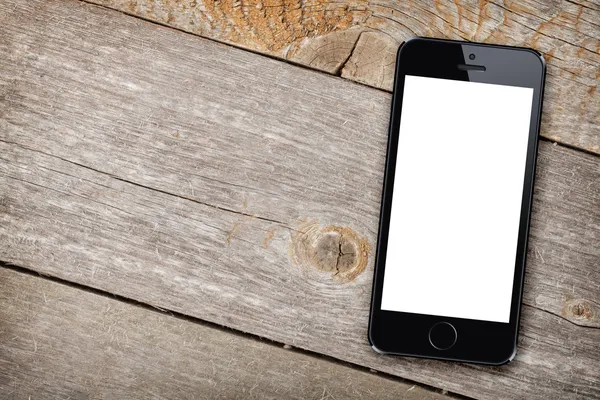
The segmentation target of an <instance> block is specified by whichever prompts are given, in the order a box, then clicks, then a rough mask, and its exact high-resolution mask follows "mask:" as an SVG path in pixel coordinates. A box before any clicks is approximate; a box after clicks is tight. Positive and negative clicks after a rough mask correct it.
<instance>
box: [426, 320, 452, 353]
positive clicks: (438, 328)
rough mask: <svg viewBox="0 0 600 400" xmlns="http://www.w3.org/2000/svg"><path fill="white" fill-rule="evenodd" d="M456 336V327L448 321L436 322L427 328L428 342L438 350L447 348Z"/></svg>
mask: <svg viewBox="0 0 600 400" xmlns="http://www.w3.org/2000/svg"><path fill="white" fill-rule="evenodd" d="M456 338H457V333H456V329H455V328H454V326H452V324H450V323H448V322H438V323H437V324H435V325H434V326H432V327H431V329H430V330H429V343H431V345H432V346H433V347H435V348H436V349H438V350H448V349H449V348H450V347H452V346H454V343H456Z"/></svg>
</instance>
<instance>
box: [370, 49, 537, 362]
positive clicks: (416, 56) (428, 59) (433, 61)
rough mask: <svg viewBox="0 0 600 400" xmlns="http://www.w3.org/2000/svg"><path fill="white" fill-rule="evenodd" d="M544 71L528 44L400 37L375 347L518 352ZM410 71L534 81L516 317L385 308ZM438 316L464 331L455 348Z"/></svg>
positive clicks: (374, 310) (480, 357)
mask: <svg viewBox="0 0 600 400" xmlns="http://www.w3.org/2000/svg"><path fill="white" fill-rule="evenodd" d="M470 54H475V59H474V60H471V59H469V55H470ZM458 64H475V65H483V66H485V67H486V71H485V72H481V71H465V70H459V69H458V68H457V65H458ZM545 72H546V65H545V61H544V59H543V57H541V56H540V55H539V53H537V52H535V51H534V50H531V49H526V48H520V47H509V46H499V45H488V44H478V43H470V42H459V41H451V40H442V39H427V38H414V39H411V40H409V41H406V42H405V43H403V44H402V45H401V47H400V49H399V50H398V55H397V59H396V74H395V80H394V95H393V99H392V112H391V120H390V131H389V136H388V147H387V155H386V166H385V175H384V183H383V195H382V201H381V212H380V225H379V234H378V240H377V251H376V256H375V278H374V282H373V292H372V300H371V314H370V320H369V334H368V335H369V342H370V343H371V346H372V347H373V349H374V350H376V351H378V352H380V353H385V354H396V355H405V356H414V357H427V358H434V359H443V360H453V361H466V362H474V363H481V364H492V365H500V364H504V363H507V362H509V361H510V360H512V359H513V358H514V356H515V354H516V349H517V333H518V328H519V316H520V310H521V298H522V289H523V279H524V272H525V261H526V253H527V239H528V234H529V222H530V216H531V204H532V195H533V184H534V178H535V167H536V158H537V148H538V135H539V127H540V119H541V110H542V99H543V90H544V78H545ZM406 75H416V76H423V77H431V78H441V79H452V80H461V81H468V82H481V83H491V84H501V85H510V86H521V87H528V88H532V89H533V91H534V93H533V104H532V109H531V119H530V128H529V139H528V145H527V160H526V166H525V179H524V184H523V195H522V204H521V215H520V224H519V234H518V243H517V253H516V261H515V274H514V281H513V292H512V301H511V311H510V321H509V323H499V322H490V321H479V320H471V319H463V318H451V317H439V316H433V315H422V314H413V313H405V312H395V311H385V310H382V309H381V294H382V289H383V278H384V274H385V259H386V252H387V241H388V232H389V221H390V213H391V204H392V196H393V194H392V189H393V186H394V174H395V167H396V155H397V148H398V136H399V131H400V119H401V110H402V97H403V89H404V80H405V76H406ZM466 122H468V121H466ZM498 140H502V138H498ZM474 301H476V299H474ZM438 322H449V323H451V324H452V325H453V326H454V327H455V328H456V330H457V332H458V340H457V341H456V344H455V345H454V346H453V347H452V348H450V349H448V350H438V349H436V348H435V347H433V346H432V345H431V344H430V342H429V329H430V328H431V327H432V326H433V325H434V324H436V323H438Z"/></svg>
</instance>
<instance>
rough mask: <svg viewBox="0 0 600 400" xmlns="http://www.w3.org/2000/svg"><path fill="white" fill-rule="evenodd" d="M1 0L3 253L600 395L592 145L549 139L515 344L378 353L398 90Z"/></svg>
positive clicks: (305, 329) (482, 392)
mask: <svg viewBox="0 0 600 400" xmlns="http://www.w3.org/2000/svg"><path fill="white" fill-rule="evenodd" d="M0 7H1V8H0V10H1V13H0V15H2V16H4V17H0V18H2V20H0V38H2V39H1V40H0V56H1V57H0V70H1V71H2V75H1V76H0V158H1V159H2V163H1V164H0V187H1V188H2V191H1V192H0V193H1V194H0V196H1V198H0V218H1V220H2V224H1V225H0V260H3V261H6V262H10V263H14V264H16V265H19V266H22V267H25V268H30V269H33V270H36V271H39V272H42V273H45V274H50V275H54V276H57V277H60V278H62V279H66V280H70V281H74V282H78V283H80V284H84V285H87V286H91V287H95V288H99V289H102V290H105V291H107V292H111V293H117V294H120V295H122V296H125V297H129V298H132V299H136V300H139V301H142V302H144V303H147V304H150V305H153V306H156V307H160V308H166V309H171V310H174V311H177V312H180V313H183V314H188V315H192V316H194V317H197V318H200V319H204V320H208V321H211V322H215V323H217V324H221V325H224V326H228V327H231V328H234V329H237V330H240V331H243V332H249V333H252V334H255V335H258V336H262V337H267V338H270V339H273V340H275V341H278V342H281V343H288V344H291V345H294V346H297V347H300V348H304V349H308V350H311V351H314V352H317V353H322V354H327V355H330V356H333V357H336V358H339V359H341V360H345V361H349V362H352V363H356V364H360V365H363V366H367V367H370V368H373V369H376V370H380V371H385V372H388V373H391V374H394V375H397V376H401V377H405V378H408V379H411V380H415V381H418V382H423V383H426V384H429V385H432V386H435V387H438V388H442V389H447V390H450V391H452V392H456V393H461V394H465V395H468V396H473V397H477V398H489V399H497V398H556V397H557V396H558V397H560V398H581V397H585V398H600V384H599V381H600V372H599V371H600V361H599V360H600V349H599V348H598V342H599V341H600V329H598V328H599V327H600V322H599V314H600V311H599V307H600V299H599V292H600V291H599V290H598V288H599V287H598V282H600V276H599V275H600V271H599V270H598V268H597V266H598V260H599V259H600V254H599V251H600V250H599V249H600V246H599V241H600V234H599V233H600V227H599V225H600V194H599V179H600V171H599V165H598V158H596V157H594V156H592V155H589V154H584V153H580V152H577V151H574V150H570V149H566V148H564V147H561V146H556V145H552V144H551V143H548V142H542V143H541V149H540V158H539V170H538V175H537V182H536V191H535V202H534V215H533V224H532V233H531V240H530V252H529V262H528V272H527V277H526V285H525V299H524V303H525V306H524V310H523V318H522V329H521V337H520V342H519V354H518V355H517V358H516V359H515V360H514V361H513V362H512V363H511V364H510V365H508V366H504V367H499V368H488V367H478V366H470V365H460V364H451V363H443V362H436V361H428V360H414V359H407V358H399V357H385V356H380V355H378V354H376V353H374V352H373V351H372V350H371V349H370V347H369V346H368V343H367V340H366V327H367V317H368V306H369V297H370V290H371V282H372V272H373V247H374V243H375V240H376V230H377V220H378V214H379V199H380V197H379V196H380V189H381V181H382V175H383V161H384V153H385V142H386V136H387V132H386V131H387V120H388V113H389V99H390V96H389V94H387V93H385V92H382V91H378V90H375V89H371V88H368V87H364V86H359V85H355V84H353V83H351V82H348V81H346V80H343V79H340V78H336V77H331V76H326V75H324V74H320V73H317V72H314V71H308V70H306V69H302V68H298V67H294V66H291V65H287V64H285V63H282V62H278V61H274V60H270V59H267V58H264V57H261V56H258V55H255V54H251V53H248V52H244V51H241V50H237V49H233V48H229V47H226V46H223V45H219V44H216V43H213V42H210V41H206V40H203V39H199V38H197V37H192V36H190V35H186V34H184V33H181V32H176V31H172V30H170V29H168V28H164V27H160V26H156V25H153V24H150V23H148V22H143V21H140V20H136V19H134V18H131V17H128V16H126V15H123V14H120V13H116V12H114V11H110V10H105V9H100V8H96V7H93V6H89V5H85V4H82V3H78V2H74V1H69V0H55V1H38V0H34V1H17V2H14V1H11V2H8V3H7V2H5V3H2V4H1V5H0ZM7 15H10V18H8V17H6V16H7ZM498 140H502V138H498ZM340 249H341V250H340ZM474 301H476V299H474Z"/></svg>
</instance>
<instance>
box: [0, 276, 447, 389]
mask: <svg viewBox="0 0 600 400" xmlns="http://www.w3.org/2000/svg"><path fill="white" fill-rule="evenodd" d="M0 324H1V325H0V326H1V327H0V394H1V395H2V398H3V399H7V400H8V399H23V398H25V399H27V398H29V397H31V398H61V399H66V398H71V399H73V400H80V399H92V398H93V399H97V398H109V399H140V398H155V399H159V398H160V399H228V400H229V399H302V400H304V399H390V400H391V399H398V398H402V399H406V400H417V399H418V400H450V399H451V397H449V396H445V395H442V394H440V393H436V392H434V391H431V390H427V389H423V388H421V387H418V386H416V385H413V384H409V383H405V382H399V381H393V380H390V379H388V378H385V377H383V376H381V375H377V374H373V373H368V372H365V371H361V370H357V369H354V368H351V367H350V366H346V365H342V364H338V363H334V362H331V361H327V360H325V359H323V358H317V357H312V356H310V355H307V354H302V353H299V352H297V351H294V350H286V349H284V348H282V347H281V346H278V345H276V344H271V343H268V342H265V341H261V340H256V339H251V338H248V337H243V336H240V335H238V334H236V333H233V332H228V331H225V330H222V329H216V328H214V327H208V326H205V325H201V324H197V323H194V322H191V321H189V320H185V319H181V318H175V317H172V316H170V315H168V314H165V313H161V312H158V311H152V310H148V309H144V308H141V307H139V306H135V305H131V304H127V303H123V302H121V301H118V300H115V299H111V298H107V297H105V296H101V295H98V294H93V293H88V292H85V291H82V290H78V289H76V288H73V287H69V286H65V285H61V284H59V283H56V282H51V281H48V280H46V279H42V278H40V277H34V276H29V275H26V274H22V273H18V272H15V271H11V270H8V269H4V268H2V269H0ZM67 360H68V362H67ZM49 372H52V373H49Z"/></svg>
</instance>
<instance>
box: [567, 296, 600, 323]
mask: <svg viewBox="0 0 600 400" xmlns="http://www.w3.org/2000/svg"><path fill="white" fill-rule="evenodd" d="M562 315H563V317H566V318H567V319H569V320H571V321H573V322H577V323H578V324H582V325H585V326H599V325H598V322H599V321H598V318H597V315H598V313H597V311H595V310H594V307H593V306H592V304H591V303H590V302H589V301H586V300H585V299H570V300H567V301H566V302H565V305H564V307H563V311H562Z"/></svg>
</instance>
